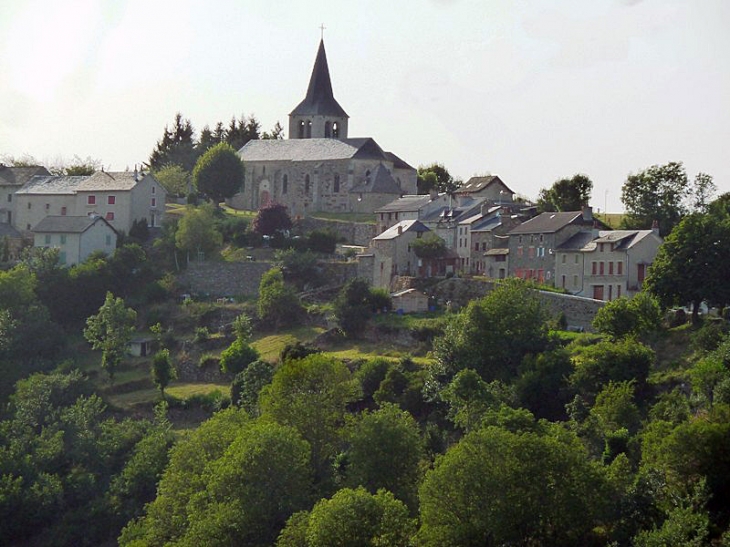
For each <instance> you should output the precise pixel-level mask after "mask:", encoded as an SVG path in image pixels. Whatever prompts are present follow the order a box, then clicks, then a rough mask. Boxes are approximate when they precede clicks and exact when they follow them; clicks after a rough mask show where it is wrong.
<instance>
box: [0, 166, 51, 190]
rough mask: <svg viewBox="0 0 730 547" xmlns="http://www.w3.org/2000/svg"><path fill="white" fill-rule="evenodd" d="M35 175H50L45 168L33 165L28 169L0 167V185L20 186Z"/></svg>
mask: <svg viewBox="0 0 730 547" xmlns="http://www.w3.org/2000/svg"><path fill="white" fill-rule="evenodd" d="M35 175H50V173H49V172H48V170H47V169H46V168H45V167H41V166H39V165H34V166H30V167H8V166H6V165H0V185H3V186H22V185H23V184H25V183H26V182H28V181H29V180H30V179H31V178H33V177H34V176H35Z"/></svg>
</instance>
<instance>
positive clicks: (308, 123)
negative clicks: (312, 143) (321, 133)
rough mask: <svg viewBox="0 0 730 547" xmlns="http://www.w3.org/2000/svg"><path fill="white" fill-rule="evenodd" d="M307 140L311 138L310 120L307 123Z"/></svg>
mask: <svg viewBox="0 0 730 547" xmlns="http://www.w3.org/2000/svg"><path fill="white" fill-rule="evenodd" d="M307 138H308V139H311V138H312V120H309V121H308V122H307Z"/></svg>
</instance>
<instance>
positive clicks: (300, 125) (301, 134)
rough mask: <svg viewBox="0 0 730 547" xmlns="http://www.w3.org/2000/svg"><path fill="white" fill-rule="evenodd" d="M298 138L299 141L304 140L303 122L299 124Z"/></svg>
mask: <svg viewBox="0 0 730 547" xmlns="http://www.w3.org/2000/svg"><path fill="white" fill-rule="evenodd" d="M299 138H300V139H303V138H304V122H303V121H301V122H299Z"/></svg>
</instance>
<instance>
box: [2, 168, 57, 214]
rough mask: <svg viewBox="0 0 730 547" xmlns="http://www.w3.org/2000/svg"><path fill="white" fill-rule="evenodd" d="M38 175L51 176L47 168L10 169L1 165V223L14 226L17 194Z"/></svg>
mask: <svg viewBox="0 0 730 547" xmlns="http://www.w3.org/2000/svg"><path fill="white" fill-rule="evenodd" d="M36 175H46V176H50V173H49V172H48V170H47V169H46V168H45V167H40V166H37V165H36V166H31V167H9V166H7V165H4V164H2V163H0V223H2V224H10V225H14V220H15V210H16V204H17V199H16V197H15V193H16V192H17V191H18V190H20V189H21V188H22V187H23V185H24V184H25V183H27V182H28V181H29V180H30V179H32V178H33V177H34V176H36Z"/></svg>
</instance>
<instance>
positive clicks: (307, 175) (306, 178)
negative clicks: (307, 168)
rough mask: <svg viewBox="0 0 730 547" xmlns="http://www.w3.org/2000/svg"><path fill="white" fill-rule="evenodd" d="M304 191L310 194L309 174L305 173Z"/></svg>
mask: <svg viewBox="0 0 730 547" xmlns="http://www.w3.org/2000/svg"><path fill="white" fill-rule="evenodd" d="M304 193H305V194H307V195H308V194H309V174H306V175H304Z"/></svg>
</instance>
